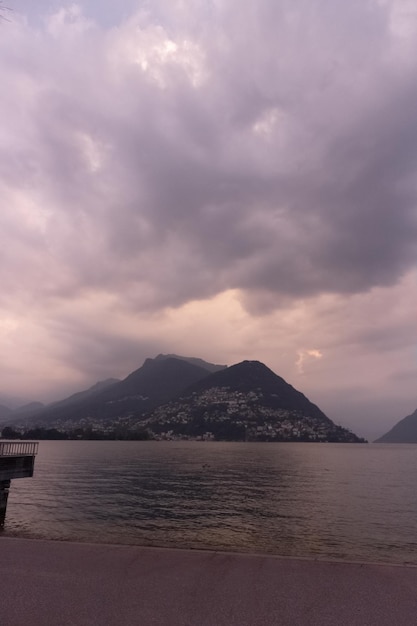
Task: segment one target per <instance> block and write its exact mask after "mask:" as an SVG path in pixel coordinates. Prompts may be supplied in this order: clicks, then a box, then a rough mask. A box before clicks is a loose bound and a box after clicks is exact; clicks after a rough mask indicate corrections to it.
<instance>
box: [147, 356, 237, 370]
mask: <svg viewBox="0 0 417 626" xmlns="http://www.w3.org/2000/svg"><path fill="white" fill-rule="evenodd" d="M164 359H180V361H186V362H187V363H191V365H197V367H202V368H203V369H205V370H207V371H208V372H218V371H220V370H225V369H226V368H227V365H215V364H214V363H208V362H207V361H204V360H203V359H198V358H196V357H194V356H179V355H178V354H158V356H156V357H155V359H154V360H155V361H158V360H164Z"/></svg>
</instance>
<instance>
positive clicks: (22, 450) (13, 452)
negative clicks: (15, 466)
mask: <svg viewBox="0 0 417 626" xmlns="http://www.w3.org/2000/svg"><path fill="white" fill-rule="evenodd" d="M38 447H39V442H38V441H0V456H35V455H36V454H38Z"/></svg>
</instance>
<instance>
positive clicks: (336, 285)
mask: <svg viewBox="0 0 417 626" xmlns="http://www.w3.org/2000/svg"><path fill="white" fill-rule="evenodd" d="M184 7H185V8H184ZM154 10H155V14H153V13H152V12H149V11H148V13H147V14H142V15H141V16H139V17H136V18H132V20H131V21H127V22H125V23H123V24H121V25H120V27H119V29H114V30H109V31H104V30H100V29H99V28H98V27H94V26H92V25H91V24H90V25H89V24H88V23H87V22H86V21H85V20H83V17H82V15H81V14H80V13H76V12H75V13H72V14H71V19H70V18H68V17H67V18H65V15H61V17H60V19H57V18H56V17H55V18H54V19H53V20H50V22H49V26H48V28H49V31H46V32H38V33H36V32H34V31H33V30H31V29H30V28H29V27H27V26H25V25H24V24H23V23H19V22H17V23H16V24H14V25H13V27H12V28H11V29H10V32H7V33H6V36H5V39H6V41H5V42H4V44H3V45H4V47H5V48H6V47H7V50H8V53H7V63H5V64H4V65H3V68H2V73H3V76H4V81H3V82H4V84H6V86H7V88H8V89H12V90H13V89H14V90H15V93H16V94H17V96H19V94H20V98H21V100H20V102H19V104H18V106H17V111H16V110H15V111H12V107H13V102H12V99H11V100H10V102H9V104H8V107H9V108H7V107H6V112H5V113H6V114H7V112H8V111H10V115H11V125H12V128H13V133H14V135H13V136H15V137H17V140H16V141H14V140H13V141H12V139H11V138H9V142H7V143H6V144H4V145H5V147H4V150H3V151H2V154H1V155H0V167H1V171H2V176H3V181H4V185H5V187H6V189H7V191H8V192H9V193H10V194H12V195H13V192H14V191H15V190H16V189H17V188H19V189H20V190H21V191H22V190H23V192H24V193H26V194H27V197H28V198H31V199H32V200H33V202H34V203H36V206H37V207H38V210H40V209H42V210H44V211H45V215H44V217H43V218H42V219H43V220H44V221H43V223H42V226H39V225H36V224H35V225H34V224H32V225H30V220H29V222H28V218H27V219H26V221H25V219H22V218H21V217H20V218H19V219H17V218H16V217H15V213H13V211H12V209H10V212H11V216H10V218H9V219H10V223H8V222H7V216H6V219H5V221H4V223H3V226H4V228H5V232H7V233H8V237H9V238H10V239H11V240H13V242H14V244H13V249H12V250H9V251H7V250H6V251H4V250H3V251H2V254H3V257H5V258H4V264H6V265H7V266H8V267H9V268H11V272H10V271H9V274H10V276H15V275H16V274H17V275H18V276H19V280H18V281H16V279H15V278H13V279H11V280H10V281H9V285H10V287H11V289H12V290H13V291H16V290H17V291H19V290H21V291H22V292H25V293H27V290H28V288H29V290H30V289H31V286H32V285H33V281H34V279H35V281H36V283H37V289H39V290H40V292H42V293H43V295H44V296H48V297H50V296H51V297H56V296H57V297H65V295H66V294H67V295H68V296H71V297H73V296H74V295H75V294H77V293H81V292H83V291H84V290H86V289H90V288H92V289H102V290H104V291H109V292H119V291H120V292H126V289H127V288H129V289H128V291H129V293H128V294H127V300H126V302H128V301H129V299H130V300H131V302H132V306H135V307H139V308H141V307H145V308H149V307H151V308H157V307H160V306H163V305H174V306H175V305H179V304H181V303H183V302H186V301H187V300H190V299H195V298H202V297H207V296H210V295H214V294H215V293H218V292H219V291H222V290H224V289H227V288H241V289H243V290H245V291H246V292H247V298H248V302H250V299H251V293H253V297H254V298H255V299H258V301H260V300H259V294H260V292H264V293H269V294H270V295H269V303H270V305H271V304H272V305H273V302H274V298H275V297H276V302H277V303H278V302H280V298H282V297H297V298H299V297H304V296H312V295H316V294H319V293H321V292H333V293H347V294H348V293H355V292H358V291H366V290H368V289H370V288H372V287H373V286H378V285H390V284H393V283H395V282H396V281H397V280H398V279H399V277H400V276H401V275H402V274H404V273H405V272H407V270H409V269H410V268H411V267H413V266H414V265H415V262H416V254H417V252H416V251H417V246H416V243H417V241H416V240H417V224H416V209H415V203H416V188H415V184H414V179H413V174H414V171H415V167H416V160H417V142H416V134H417V114H416V111H417V107H416V106H415V105H416V95H417V88H416V86H415V79H414V77H415V72H416V69H417V68H416V61H415V59H416V58H417V56H416V55H415V54H414V52H415V48H416V46H415V40H414V39H412V40H411V42H410V37H408V39H407V37H406V36H405V35H404V36H403V35H401V34H396V33H395V32H392V29H391V30H390V24H391V21H392V15H391V13H390V5H388V4H387V5H383V4H381V3H377V2H365V3H363V2H360V3H359V2H352V3H349V4H348V5H346V4H345V3H344V4H342V3H333V2H332V3H331V2H320V3H318V2H309V3H303V2H301V3H299V4H298V5H297V6H296V7H293V6H292V7H289V5H287V4H286V3H282V2H269V1H266V0H263V1H260V2H257V3H256V5H255V4H252V3H248V5H245V6H243V7H242V6H241V5H240V4H239V6H237V4H236V3H234V2H231V3H228V4H227V6H221V5H218V4H216V3H211V4H206V3H195V4H193V5H188V4H187V3H185V4H184V3H173V5H172V8H167V7H165V8H164V5H163V4H161V3H156V4H155V7H154ZM155 16H158V17H155ZM90 17H91V15H90ZM156 19H158V20H159V23H157V22H156V21H155V20H156ZM22 33H23V34H22ZM22 42H23V49H22ZM407 46H408V47H407ZM13 200H14V201H16V198H15V197H14V198H13V197H11V200H10V202H12V201H13ZM20 200H21V199H20ZM10 206H11V205H10ZM3 266H4V265H3ZM42 277H43V278H42Z"/></svg>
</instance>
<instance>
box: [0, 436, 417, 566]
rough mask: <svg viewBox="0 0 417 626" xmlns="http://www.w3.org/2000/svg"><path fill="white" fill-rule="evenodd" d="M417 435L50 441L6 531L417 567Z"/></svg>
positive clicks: (16, 497)
mask: <svg viewBox="0 0 417 626" xmlns="http://www.w3.org/2000/svg"><path fill="white" fill-rule="evenodd" d="M416 476H417V445H409V446H408V445H382V444H381V445H377V444H372V445H354V444H353V445H352V444H291V443H284V444H282V443H216V442H210V443H197V442H118V441H114V442H98V441H97V442H90V441H79V442H78V441H77V442H46V441H42V442H41V443H40V446H39V455H38V456H37V458H36V463H35V476H34V477H33V478H31V479H30V478H29V479H19V480H14V481H12V486H11V489H10V495H9V503H8V509H7V518H6V525H5V529H4V531H3V535H6V536H20V537H34V538H49V539H58V540H76V541H87V542H90V541H92V542H103V543H122V544H137V545H153V546H170V547H181V548H183V547H186V548H202V549H206V548H209V549H219V550H232V551H239V552H257V553H272V554H278V555H289V556H304V557H319V558H330V559H332V558H336V559H346V560H359V561H374V562H385V563H412V564H414V565H417V524H416V520H417V489H416V486H415V480H416Z"/></svg>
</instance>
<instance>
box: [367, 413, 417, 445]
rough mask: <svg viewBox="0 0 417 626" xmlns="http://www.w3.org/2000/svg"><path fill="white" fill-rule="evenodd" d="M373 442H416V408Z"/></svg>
mask: <svg viewBox="0 0 417 626" xmlns="http://www.w3.org/2000/svg"><path fill="white" fill-rule="evenodd" d="M375 443H417V409H416V410H415V411H414V413H412V414H411V415H407V417H404V418H403V419H402V420H400V421H399V422H397V424H395V426H393V427H392V428H391V430H389V431H388V432H387V433H385V435H382V437H380V438H379V439H377V440H376V441H375Z"/></svg>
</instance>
